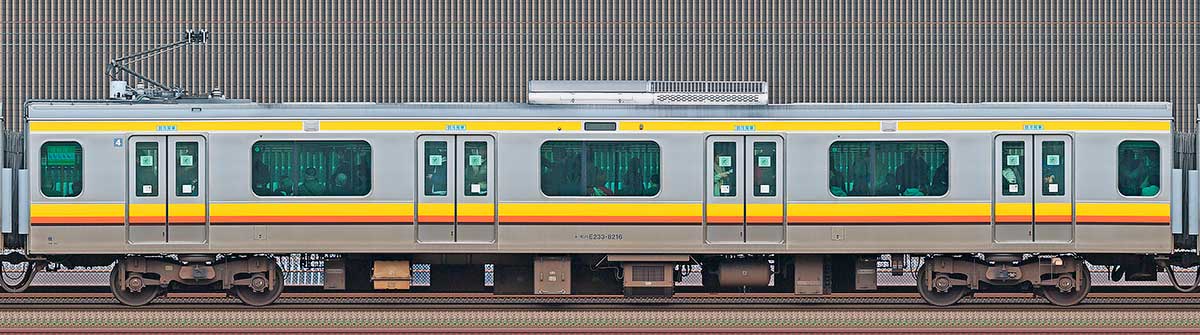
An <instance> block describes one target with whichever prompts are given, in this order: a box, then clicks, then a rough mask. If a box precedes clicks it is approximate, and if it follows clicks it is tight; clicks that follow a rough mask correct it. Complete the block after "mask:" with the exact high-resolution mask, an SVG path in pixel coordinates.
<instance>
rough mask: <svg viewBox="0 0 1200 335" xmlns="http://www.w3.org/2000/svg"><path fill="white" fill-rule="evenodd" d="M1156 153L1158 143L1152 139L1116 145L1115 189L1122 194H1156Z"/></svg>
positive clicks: (1157, 163) (1157, 170) (1157, 177)
mask: <svg viewBox="0 0 1200 335" xmlns="http://www.w3.org/2000/svg"><path fill="white" fill-rule="evenodd" d="M1158 155H1159V151H1158V143H1155V142H1154V141H1125V142H1121V144H1120V145H1118V146H1117V189H1119V190H1120V191H1121V194H1122V195H1125V196H1130V197H1152V196H1155V195H1158V191H1159V188H1160V186H1159V185H1160V184H1159V178H1160V177H1159V167H1160V166H1159V156H1158Z"/></svg>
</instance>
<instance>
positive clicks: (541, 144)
mask: <svg viewBox="0 0 1200 335" xmlns="http://www.w3.org/2000/svg"><path fill="white" fill-rule="evenodd" d="M549 142H632V143H636V142H646V143H652V144H654V146H655V147H657V148H658V165H659V167H658V170H659V171H666V170H667V169H666V168H665V167H664V166H667V165H668V164H667V162H666V161H664V160H663V159H662V156H663V154H662V153H663V149H662V143H659V142H658V141H657V140H654V139H648V138H643V139H624V138H623V139H613V138H598V139H597V138H591V139H588V138H565V139H557V138H555V139H542V141H541V142H538V146H537V148H536V149H535V151H534V152H535V153H536V155H537V157H538V159H537V160H536V161H534V163H535V164H536V165H535V169H534V170H535V171H536V172H535V173H536V174H537V186H538V188H537V189H538V193H539V194H541V195H542V197H543V198H546V199H604V198H617V199H655V198H658V197H659V196H661V195H662V193H663V192H662V191H663V186H664V185H663V179H664V176H663V174H662V173H659V175H658V192H656V193H654V195H616V194H614V195H609V196H603V197H600V196H586V195H547V194H546V192H545V190H542V171H541V166H542V147H544V146H545V145H546V143H549Z"/></svg>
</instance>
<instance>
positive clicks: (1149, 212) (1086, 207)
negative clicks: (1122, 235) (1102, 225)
mask: <svg viewBox="0 0 1200 335" xmlns="http://www.w3.org/2000/svg"><path fill="white" fill-rule="evenodd" d="M1075 211H1076V213H1077V215H1079V216H1170V215H1171V204H1169V203H1077V204H1075Z"/></svg>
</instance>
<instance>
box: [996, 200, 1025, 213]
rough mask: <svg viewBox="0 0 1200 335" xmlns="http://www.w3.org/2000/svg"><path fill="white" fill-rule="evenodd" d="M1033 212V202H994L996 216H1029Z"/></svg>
mask: <svg viewBox="0 0 1200 335" xmlns="http://www.w3.org/2000/svg"><path fill="white" fill-rule="evenodd" d="M1031 214H1033V204H1031V203H999V204H996V215H997V216H1016V215H1024V216H1029V215H1031Z"/></svg>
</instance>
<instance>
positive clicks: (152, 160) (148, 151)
mask: <svg viewBox="0 0 1200 335" xmlns="http://www.w3.org/2000/svg"><path fill="white" fill-rule="evenodd" d="M134 151H135V153H136V154H137V159H136V163H137V166H136V167H134V178H135V179H136V181H137V185H136V187H135V188H136V189H137V192H135V193H134V194H135V195H137V196H139V197H157V196H158V142H137V144H136V145H135V146H134Z"/></svg>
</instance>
